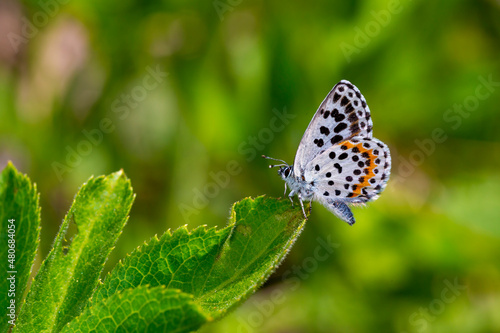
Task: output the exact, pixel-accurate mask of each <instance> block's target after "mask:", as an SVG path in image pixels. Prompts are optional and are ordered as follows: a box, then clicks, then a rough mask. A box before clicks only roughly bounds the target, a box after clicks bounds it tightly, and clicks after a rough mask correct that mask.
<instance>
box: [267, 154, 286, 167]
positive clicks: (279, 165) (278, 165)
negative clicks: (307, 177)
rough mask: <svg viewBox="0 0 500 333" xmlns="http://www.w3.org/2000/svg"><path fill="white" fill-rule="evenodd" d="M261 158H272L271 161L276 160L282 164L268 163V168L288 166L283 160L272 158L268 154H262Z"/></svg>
mask: <svg viewBox="0 0 500 333" xmlns="http://www.w3.org/2000/svg"><path fill="white" fill-rule="evenodd" d="M262 158H265V159H268V160H273V161H278V162H283V163H282V164H274V165H270V166H269V168H274V167H281V166H289V165H288V163H286V162H285V161H283V160H279V159H277V158H272V157H269V156H266V155H262Z"/></svg>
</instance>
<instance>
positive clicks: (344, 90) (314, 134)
mask: <svg viewBox="0 0 500 333" xmlns="http://www.w3.org/2000/svg"><path fill="white" fill-rule="evenodd" d="M372 128H373V123H372V121H371V115H370V109H369V108H368V105H367V104H366V100H365V98H364V97H363V95H361V93H360V91H359V90H358V89H357V88H356V87H355V86H354V85H353V84H352V83H350V82H349V81H345V80H342V81H340V82H339V83H338V84H337V85H335V87H333V89H332V90H331V91H330V93H329V94H328V95H327V96H326V98H325V99H324V101H323V102H322V103H321V105H320V107H319V108H318V110H317V111H316V114H315V115H314V117H313V119H312V120H311V123H310V124H309V126H308V127H307V129H306V131H305V133H304V136H303V137H302V140H301V142H300V144H299V148H298V149H297V154H296V156H295V162H294V164H293V165H288V164H287V163H286V162H284V161H282V162H283V163H284V164H280V165H278V166H281V168H280V169H279V170H278V173H279V175H280V176H281V178H282V179H283V180H284V181H285V191H286V186H287V185H288V187H289V188H290V190H291V191H290V193H289V197H290V199H291V200H292V197H293V196H295V195H297V196H298V198H299V202H300V204H301V207H302V210H303V212H304V216H306V214H305V211H304V205H303V201H310V202H311V201H312V200H314V201H318V202H320V203H321V204H322V205H323V206H325V207H327V208H328V209H329V210H330V211H331V212H332V213H333V214H335V215H336V216H337V217H339V218H340V219H342V220H343V221H345V222H347V223H349V224H350V225H352V224H354V222H355V219H354V216H353V214H352V212H351V210H350V208H349V206H348V205H356V204H364V203H366V202H368V201H372V200H375V199H377V198H378V196H379V194H380V193H381V192H382V191H383V190H384V188H385V186H386V184H387V180H388V178H389V175H390V167H391V158H390V151H389V148H388V147H387V145H385V144H384V143H383V142H382V141H380V140H378V139H375V138H373V136H372ZM266 158H267V157H266ZM271 167H273V166H271ZM292 203H293V200H292Z"/></svg>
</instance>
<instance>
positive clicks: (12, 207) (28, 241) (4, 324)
mask: <svg viewBox="0 0 500 333" xmlns="http://www.w3.org/2000/svg"><path fill="white" fill-rule="evenodd" d="M0 203H1V205H0V237H1V238H0V258H2V267H1V271H2V274H1V275H0V277H1V278H0V290H1V293H2V296H1V297H0V314H1V318H2V320H1V321H0V332H7V331H8V329H9V326H10V324H9V322H8V321H9V320H11V318H10V317H8V316H7V314H8V313H10V311H9V309H7V307H8V306H10V304H11V300H15V309H16V310H17V311H19V309H20V306H21V299H22V296H23V293H24V291H25V289H26V286H27V283H28V278H29V276H30V272H31V267H32V265H33V261H34V259H35V253H36V249H37V246H38V242H39V238H38V237H39V234H40V208H39V206H38V195H37V192H36V186H35V185H32V184H31V182H30V180H29V178H28V177H27V176H26V175H21V174H20V173H19V172H18V171H17V170H16V169H15V168H14V166H13V165H12V163H10V162H9V163H8V164H7V167H6V168H5V169H4V170H3V171H2V173H1V174H0ZM11 219H13V220H14V222H13V223H9V220H11ZM9 230H12V231H13V232H9ZM13 240H14V241H15V254H14V255H15V261H13V262H12V264H13V266H14V267H11V266H10V265H11V262H9V261H7V260H8V255H9V244H13ZM10 252H12V249H11V251H10ZM11 256H12V253H11ZM9 271H13V272H16V273H8V272H9ZM4 274H5V275H4ZM13 275H14V276H15V296H14V295H12V294H11V292H9V289H10V286H11V284H10V281H9V280H7V278H8V277H11V276H13ZM11 296H12V297H11Z"/></svg>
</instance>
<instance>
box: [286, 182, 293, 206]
mask: <svg viewBox="0 0 500 333" xmlns="http://www.w3.org/2000/svg"><path fill="white" fill-rule="evenodd" d="M285 186H286V184H285ZM285 193H286V192H285ZM294 195H295V191H294V190H291V191H290V193H288V199H290V201H291V202H292V207H293V196H294Z"/></svg>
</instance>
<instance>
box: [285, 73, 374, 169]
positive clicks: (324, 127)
mask: <svg viewBox="0 0 500 333" xmlns="http://www.w3.org/2000/svg"><path fill="white" fill-rule="evenodd" d="M372 127H373V123H372V120H371V116H370V109H369V108H368V105H367V104H366V100H365V98H364V97H363V95H361V92H360V91H359V89H358V88H356V86H354V85H353V84H352V83H350V82H349V81H346V80H342V81H340V82H339V83H337V84H336V85H335V87H333V89H332V90H331V91H330V93H329V94H328V95H327V96H326V98H325V99H324V100H323V102H322V103H321V105H320V106H319V108H318V110H317V111H316V114H315V115H314V117H313V118H312V120H311V122H310V123H309V126H308V127H307V129H306V131H305V133H304V136H303V137H302V140H301V141H300V144H299V148H298V149H297V154H296V155H295V162H294V172H295V174H296V175H303V174H304V168H305V166H306V164H307V163H308V162H309V161H311V160H312V159H314V158H315V157H316V156H318V155H319V154H320V153H321V152H323V151H325V150H327V149H329V148H330V147H331V146H333V145H337V144H339V143H340V142H342V141H346V140H349V139H351V138H353V137H355V136H357V137H365V138H371V137H372Z"/></svg>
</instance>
